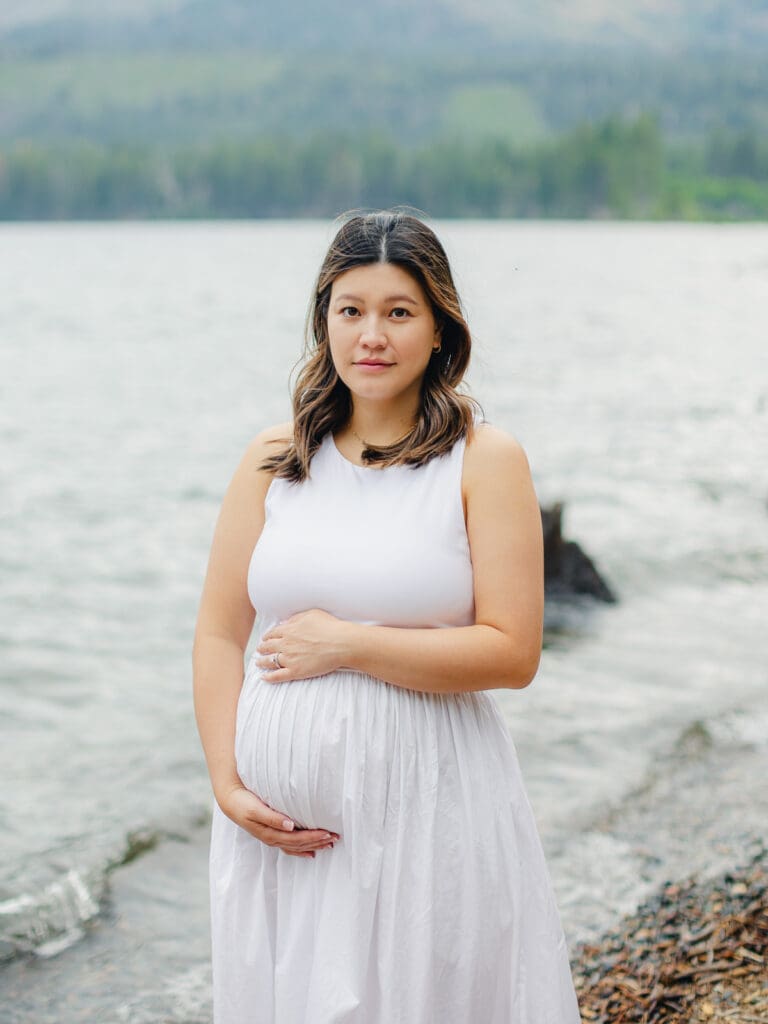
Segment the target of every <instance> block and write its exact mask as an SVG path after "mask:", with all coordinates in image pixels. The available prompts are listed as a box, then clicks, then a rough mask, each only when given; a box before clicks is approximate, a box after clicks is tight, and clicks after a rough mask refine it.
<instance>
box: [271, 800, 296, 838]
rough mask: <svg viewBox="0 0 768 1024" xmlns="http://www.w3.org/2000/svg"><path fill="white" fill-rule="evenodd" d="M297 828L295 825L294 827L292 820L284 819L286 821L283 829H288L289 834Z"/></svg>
mask: <svg viewBox="0 0 768 1024" xmlns="http://www.w3.org/2000/svg"><path fill="white" fill-rule="evenodd" d="M275 803H277V800H275ZM295 827H296V826H295V825H294V823H293V822H292V821H291V820H290V818H284V819H283V828H284V829H286V830H287V831H288V832H293V830H294V828H295Z"/></svg>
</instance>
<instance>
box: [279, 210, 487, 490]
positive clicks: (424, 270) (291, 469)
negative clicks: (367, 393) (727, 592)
mask: <svg viewBox="0 0 768 1024" xmlns="http://www.w3.org/2000/svg"><path fill="white" fill-rule="evenodd" d="M344 217H346V220H344V222H343V223H342V226H341V227H340V228H339V230H338V232H337V234H336V237H335V238H334V239H333V241H332V242H331V245H330V248H329V249H328V252H327V254H326V256H325V259H324V260H323V264H322V266H321V267H320V272H319V274H318V276H317V282H316V284H315V289H314V294H313V297H312V300H311V302H310V306H309V311H308V313H307V322H306V342H305V349H304V354H303V357H302V363H303V365H302V366H301V369H300V372H299V374H298V377H297V379H296V384H295V386H294V389H293V439H292V441H291V443H290V445H289V446H288V447H287V448H286V449H285V450H284V451H282V452H280V453H279V454H275V455H272V456H270V457H269V458H268V459H266V460H265V462H264V463H263V464H262V466H261V468H262V469H265V470H269V471H271V472H273V473H274V475H275V476H279V477H284V478H286V479H288V480H294V481H300V480H304V479H305V478H306V477H307V476H309V465H310V462H311V460H312V456H313V455H314V454H315V452H316V451H317V449H318V448H319V447H320V444H321V442H322V440H323V438H324V437H325V435H326V434H327V433H328V432H329V431H331V432H335V431H337V430H340V429H341V428H342V427H344V426H346V424H347V423H348V422H349V418H350V415H351V413H352V400H351V396H350V393H349V389H348V387H347V386H346V384H344V382H343V381H342V380H341V379H340V378H339V375H338V374H337V372H336V368H335V366H334V364H333V360H332V359H331V351H330V345H329V342H328V307H329V304H330V297H331V287H332V285H333V282H334V281H335V280H336V278H337V277H339V276H340V275H341V274H343V273H344V272H345V271H347V270H351V269H352V268H353V267H360V266H366V265H367V264H371V263H392V264H395V265H396V266H398V267H401V268H402V269H403V270H405V271H407V273H409V274H410V275H411V276H412V277H413V278H414V279H415V280H416V281H417V282H418V283H419V284H420V285H421V288H422V290H423V291H424V294H425V296H426V297H427V299H428V300H429V303H430V305H431V307H432V313H433V316H434V318H435V323H436V325H437V327H438V329H439V331H440V341H441V347H440V351H433V353H432V356H431V357H430V361H429V363H428V365H427V369H426V371H425V373H424V379H423V381H422V386H421V402H420V407H419V415H418V419H417V421H416V423H415V425H414V427H413V429H412V430H411V431H410V432H409V433H408V434H407V435H406V436H405V437H403V438H400V439H399V440H398V441H396V442H395V443H394V444H390V445H386V446H378V445H376V446H374V445H369V446H368V447H367V448H365V449H364V450H363V453H362V458H363V461H364V462H366V463H369V464H371V465H374V464H375V465H380V466H394V465H409V466H421V465H423V464H424V463H425V462H428V461H429V460H430V459H432V458H434V457H435V456H437V455H442V454H444V453H446V452H448V451H450V449H451V448H452V447H453V445H454V444H455V443H456V441H458V440H459V438H461V437H463V436H465V435H468V434H469V433H470V432H471V430H472V426H473V423H474V420H475V414H476V412H478V411H479V409H480V407H479V405H478V403H477V402H476V401H475V400H474V399H473V398H471V397H470V396H469V395H467V394H462V393H461V392H460V391H459V390H458V388H459V386H460V385H461V383H462V379H463V377H464V374H465V372H466V369H467V365H468V363H469V356H470V349H471V344H472V343H471V337H470V332H469V327H468V326H467V322H466V320H465V319H464V314H463V312H462V308H461V301H460V299H459V296H458V293H457V291H456V286H455V284H454V282H453V275H452V274H451V268H450V265H449V263H448V257H447V256H446V254H445V250H444V249H443V246H442V245H441V243H440V241H439V239H438V238H437V236H436V235H435V233H434V231H432V229H431V228H429V227H427V225H426V224H425V223H424V222H423V221H421V220H419V219H418V218H417V217H414V216H412V215H411V214H408V213H403V212H400V211H399V210H382V211H377V212H375V213H364V214H359V213H351V214H345V215H344Z"/></svg>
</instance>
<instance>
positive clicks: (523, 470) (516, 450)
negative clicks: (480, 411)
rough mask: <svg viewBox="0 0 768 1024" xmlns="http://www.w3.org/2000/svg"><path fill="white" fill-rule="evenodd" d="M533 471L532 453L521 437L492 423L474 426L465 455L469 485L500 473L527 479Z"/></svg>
mask: <svg viewBox="0 0 768 1024" xmlns="http://www.w3.org/2000/svg"><path fill="white" fill-rule="evenodd" d="M530 475H531V471H530V466H529V464H528V457H527V455H526V454H525V450H524V449H523V446H522V445H521V444H520V442H519V441H518V440H517V438H515V437H513V436H512V435H511V434H508V433H507V432H506V431H505V430H501V429H499V427H495V426H493V425H492V424H490V423H479V424H477V425H476V426H475V427H474V428H473V430H472V432H471V434H470V436H469V437H468V439H467V447H466V454H465V457H464V481H465V485H469V487H471V486H472V485H473V484H477V483H478V482H480V481H482V480H486V481H488V480H493V479H494V478H499V477H501V478H506V479H507V480H509V479H510V477H511V478H512V479H513V480H517V481H523V480H528V479H530Z"/></svg>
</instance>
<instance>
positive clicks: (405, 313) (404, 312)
mask: <svg viewBox="0 0 768 1024" xmlns="http://www.w3.org/2000/svg"><path fill="white" fill-rule="evenodd" d="M401 314H402V315H401ZM410 315H411V314H410V311H409V310H407V309H403V308H402V306H398V307H397V309H393V310H392V316H393V317H394V318H395V320H405V319H406V318H407V317H409V316H410Z"/></svg>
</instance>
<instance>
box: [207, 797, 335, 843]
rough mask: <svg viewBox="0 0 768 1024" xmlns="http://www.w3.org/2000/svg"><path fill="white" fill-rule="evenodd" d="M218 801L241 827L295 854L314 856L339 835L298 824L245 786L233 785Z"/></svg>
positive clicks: (263, 840) (256, 836)
mask: <svg viewBox="0 0 768 1024" xmlns="http://www.w3.org/2000/svg"><path fill="white" fill-rule="evenodd" d="M217 801H218V804H219V807H220V808H221V809H222V811H223V812H224V814H226V816H227V817H228V818H231V820H232V821H234V823H235V824H236V825H239V826H240V828H242V829H245V831H246V832H248V833H249V834H250V835H252V836H254V838H256V839H260V840H261V842H262V843H266V845H267V846H277V847H278V849H280V850H282V851H283V853H289V854H290V855H291V856H292V857H314V856H315V852H316V851H317V850H325V849H328V848H329V847H331V846H333V844H334V843H335V842H336V841H337V840H338V839H339V838H340V837H339V836H338V835H337V834H336V833H335V832H329V831H327V830H326V829H323V828H299V826H297V825H296V824H295V822H293V821H291V819H290V818H289V817H288V815H287V814H281V813H280V812H279V811H275V810H273V809H272V808H271V807H270V806H269V805H268V804H265V803H264V801H263V800H260V799H259V797H257V796H256V794H255V793H252V792H251V791H250V790H249V789H246V788H245V786H234V787H233V788H232V789H230V790H229V791H228V792H227V793H226V794H225V795H224V796H223V797H222V798H221V799H218V798H217Z"/></svg>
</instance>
